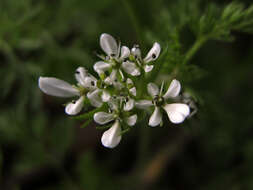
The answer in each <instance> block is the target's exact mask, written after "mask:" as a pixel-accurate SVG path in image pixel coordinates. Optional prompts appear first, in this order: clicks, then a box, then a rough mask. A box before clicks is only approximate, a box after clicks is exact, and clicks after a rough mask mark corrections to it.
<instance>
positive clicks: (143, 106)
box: [135, 100, 153, 109]
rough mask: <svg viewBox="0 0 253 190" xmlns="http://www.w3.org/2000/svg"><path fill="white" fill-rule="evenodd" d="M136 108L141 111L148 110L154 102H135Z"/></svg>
mask: <svg viewBox="0 0 253 190" xmlns="http://www.w3.org/2000/svg"><path fill="white" fill-rule="evenodd" d="M135 106H136V107H137V108H140V109H147V108H148V107H150V106H153V104H152V101H150V100H139V101H138V102H135Z"/></svg>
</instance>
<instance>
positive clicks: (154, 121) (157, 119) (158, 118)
mask: <svg viewBox="0 0 253 190" xmlns="http://www.w3.org/2000/svg"><path fill="white" fill-rule="evenodd" d="M161 122H162V113H161V110H160V108H158V107H155V111H154V112H153V114H152V115H151V117H150V118H149V123H148V125H149V126H151V127H156V126H158V125H159V124H160V123H161Z"/></svg>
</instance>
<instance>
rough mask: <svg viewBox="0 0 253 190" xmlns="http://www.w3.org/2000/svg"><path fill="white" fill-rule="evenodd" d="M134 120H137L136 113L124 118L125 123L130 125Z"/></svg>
mask: <svg viewBox="0 0 253 190" xmlns="http://www.w3.org/2000/svg"><path fill="white" fill-rule="evenodd" d="M136 121H137V114H135V115H132V116H130V117H128V118H127V119H126V123H127V124H128V125H129V126H131V127H132V126H134V125H135V124H136Z"/></svg>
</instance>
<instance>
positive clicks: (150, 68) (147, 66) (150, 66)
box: [144, 65, 154, 73]
mask: <svg viewBox="0 0 253 190" xmlns="http://www.w3.org/2000/svg"><path fill="white" fill-rule="evenodd" d="M153 68H154V65H144V71H145V72H146V73H148V72H150V71H152V69H153Z"/></svg>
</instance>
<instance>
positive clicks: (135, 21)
mask: <svg viewBox="0 0 253 190" xmlns="http://www.w3.org/2000/svg"><path fill="white" fill-rule="evenodd" d="M121 2H122V4H123V5H124V7H125V9H126V12H127V14H128V17H129V20H130V21H131V22H132V25H133V27H134V30H135V33H136V37H137V40H138V43H139V44H140V46H142V45H143V43H144V40H143V37H142V36H143V32H142V31H141V26H140V24H139V20H138V18H137V16H136V14H135V11H134V9H133V6H132V5H131V3H130V0H121Z"/></svg>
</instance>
